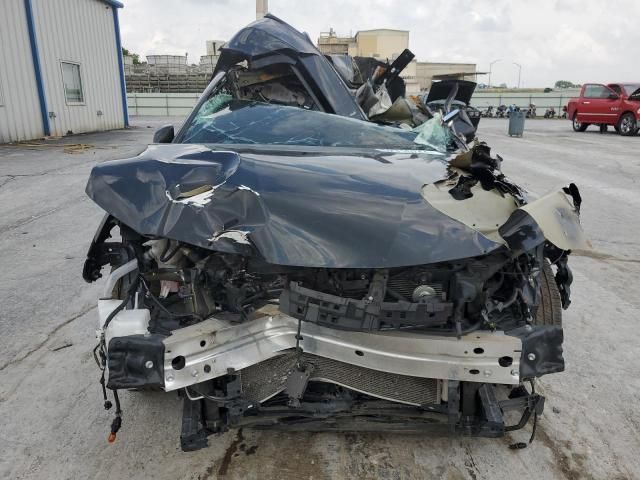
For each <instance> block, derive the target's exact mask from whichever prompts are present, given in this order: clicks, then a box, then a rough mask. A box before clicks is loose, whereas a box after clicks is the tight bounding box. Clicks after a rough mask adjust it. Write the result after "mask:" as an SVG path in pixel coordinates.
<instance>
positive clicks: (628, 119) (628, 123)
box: [616, 112, 638, 137]
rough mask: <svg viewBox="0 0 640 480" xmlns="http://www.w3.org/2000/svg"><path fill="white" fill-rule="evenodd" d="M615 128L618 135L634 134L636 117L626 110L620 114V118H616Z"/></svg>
mask: <svg viewBox="0 0 640 480" xmlns="http://www.w3.org/2000/svg"><path fill="white" fill-rule="evenodd" d="M616 130H618V132H619V133H620V135H624V136H625V137H628V136H630V135H635V134H636V132H637V131H638V125H637V123H636V117H635V116H634V115H633V113H629V112H627V113H625V114H624V115H622V116H621V117H620V120H618V125H617V129H616Z"/></svg>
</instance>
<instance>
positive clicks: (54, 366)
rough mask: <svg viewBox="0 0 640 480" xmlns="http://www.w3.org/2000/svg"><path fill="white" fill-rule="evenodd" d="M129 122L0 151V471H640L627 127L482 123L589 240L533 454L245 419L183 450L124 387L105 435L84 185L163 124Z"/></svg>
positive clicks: (639, 141) (554, 474) (488, 444)
mask: <svg viewBox="0 0 640 480" xmlns="http://www.w3.org/2000/svg"><path fill="white" fill-rule="evenodd" d="M172 120H173V121H174V122H175V121H176V119H172ZM133 123H134V128H131V129H129V130H122V131H114V132H106V133H100V134H89V135H77V136H73V137H67V138H64V139H62V140H59V141H49V142H46V145H45V146H37V147H33V146H29V145H17V146H16V145H14V146H0V252H2V254H1V255H0V272H2V273H1V274H0V299H1V301H2V308H1V309H0V478H10V479H27V478H28V479H36V478H38V479H76V478H78V479H85V478H95V479H102V478H104V479H107V478H108V479H111V480H113V479H120V478H135V479H138V478H155V479H158V480H162V479H205V478H220V477H225V478H237V479H325V478H340V479H342V478H371V479H374V478H375V479H377V478H381V479H425V478H438V479H440V478H445V479H470V480H478V479H485V478H486V479H512V478H536V479H547V478H551V479H582V478H596V479H633V478H640V456H639V455H638V452H640V418H639V416H638V410H639V407H640V375H638V371H639V370H640V368H639V367H640V360H639V357H640V347H639V346H638V344H639V340H640V336H639V334H638V325H639V324H638V317H639V316H640V315H639V314H640V296H638V289H639V287H640V254H639V253H638V238H639V237H640V222H638V218H639V213H638V212H639V211H640V192H639V189H638V180H640V155H639V150H640V137H634V138H623V137H620V136H618V135H615V134H613V133H609V134H605V135H601V134H599V133H598V132H597V131H596V130H595V129H593V131H591V130H592V129H590V130H589V131H587V132H586V133H574V132H572V131H571V128H570V124H569V122H567V121H559V120H536V121H527V124H526V130H525V134H524V136H523V137H522V138H510V137H508V136H507V135H506V131H507V123H506V121H505V120H497V119H483V120H482V122H481V125H480V131H479V136H480V138H481V139H483V140H486V141H487V142H488V143H489V144H490V145H491V146H492V147H493V151H494V152H495V153H498V154H500V155H501V156H502V157H503V158H504V164H503V170H504V172H505V173H506V174H507V175H508V176H510V177H511V178H512V179H514V180H515V181H516V182H518V183H520V184H521V185H523V186H525V187H526V188H528V189H529V190H530V191H531V192H533V193H535V194H543V193H545V192H546V191H548V190H551V189H552V188H553V187H555V186H561V185H563V184H566V183H568V182H569V181H573V182H575V183H576V184H578V186H579V187H580V189H581V193H582V196H583V199H584V201H583V207H582V211H583V216H582V218H583V224H584V227H585V230H586V232H587V233H588V235H589V236H590V238H591V240H592V242H593V244H594V250H593V252H590V253H588V254H582V255H580V256H573V257H572V258H571V262H570V264H571V266H572V268H573V272H574V277H575V281H574V286H573V287H572V300H573V304H572V305H571V308H570V309H569V310H568V311H566V312H565V316H564V324H565V354H566V355H565V358H566V363H567V370H566V372H564V373H562V374H556V375H552V376H549V377H544V378H543V379H542V380H541V381H540V382H539V384H540V385H539V389H540V390H541V391H542V392H543V394H544V395H546V396H547V405H546V410H545V413H544V415H543V416H542V418H541V420H540V422H539V428H538V434H537V440H536V441H535V442H534V443H533V444H532V445H531V446H529V447H528V448H526V449H524V450H519V451H514V450H510V449H509V448H508V445H509V444H511V443H513V442H515V441H526V440H527V439H528V436H529V429H528V428H527V429H526V430H522V431H520V432H515V433H513V434H511V435H508V436H507V437H505V438H504V439H466V438H433V437H430V436H416V435H412V436H402V435H387V434H348V435H347V434H344V435H341V434H328V433H327V434H325V433H323V434H304V433H300V434H283V433H277V432H255V431H251V430H247V429H245V430H244V431H242V432H235V431H234V432H230V433H227V434H225V435H222V436H220V437H216V438H212V439H211V441H210V444H211V446H210V447H209V448H207V449H205V450H201V451H198V452H193V453H182V452H181V451H180V448H179V438H178V436H179V430H180V418H181V402H180V401H179V400H178V399H177V398H176V395H175V394H165V393H153V394H149V393H126V392H125V393H122V404H123V410H124V412H125V413H124V426H123V428H122V430H121V432H120V434H119V435H118V440H117V442H116V443H115V444H113V445H110V444H108V443H107V442H106V439H107V434H108V430H109V425H110V422H111V414H110V413H107V412H105V411H104V410H103V408H102V399H101V393H100V387H99V385H98V370H97V368H96V366H95V364H94V361H93V358H92V354H91V350H92V348H93V346H94V344H95V340H94V334H95V329H96V323H97V321H96V316H97V315H96V310H95V304H96V299H97V297H98V293H99V289H100V284H99V283H98V284H93V285H87V284H85V283H84V282H83V280H82V278H81V269H82V264H83V261H84V256H85V253H86V249H87V246H88V244H89V242H90V240H91V238H92V236H93V234H94V232H95V229H96V226H97V224H98V222H99V220H100V218H101V216H102V213H101V211H100V209H99V208H98V207H97V206H96V205H94V204H93V203H92V202H91V201H90V200H89V199H88V198H87V197H86V195H85V194H84V187H85V184H86V180H87V177H88V174H89V171H90V169H91V167H92V166H93V165H95V164H96V163H98V162H101V161H104V160H108V159H115V158H124V157H127V156H131V155H134V154H136V153H138V152H139V151H141V150H142V149H143V148H144V146H145V144H146V143H148V142H150V141H151V137H152V132H153V128H155V127H157V126H158V125H160V124H163V123H166V119H161V118H157V117H155V118H141V117H138V118H134V119H133ZM38 143H42V142H38ZM70 145H75V146H71V147H70ZM78 145H86V146H85V147H82V146H78ZM65 146H66V147H65Z"/></svg>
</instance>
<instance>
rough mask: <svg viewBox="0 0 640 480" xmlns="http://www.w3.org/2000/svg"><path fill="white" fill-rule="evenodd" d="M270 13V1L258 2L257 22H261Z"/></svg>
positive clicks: (259, 0) (257, 0)
mask: <svg viewBox="0 0 640 480" xmlns="http://www.w3.org/2000/svg"><path fill="white" fill-rule="evenodd" d="M268 11H269V0H256V20H260V19H261V18H262V17H264V16H265V15H266V14H267V12H268Z"/></svg>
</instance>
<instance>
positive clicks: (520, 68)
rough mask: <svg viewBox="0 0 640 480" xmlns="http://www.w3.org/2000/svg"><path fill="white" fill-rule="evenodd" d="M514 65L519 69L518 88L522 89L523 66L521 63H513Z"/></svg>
mask: <svg viewBox="0 0 640 480" xmlns="http://www.w3.org/2000/svg"><path fill="white" fill-rule="evenodd" d="M513 64H514V65H515V66H516V67H518V88H520V75H521V74H522V65H520V64H519V63H516V62H513Z"/></svg>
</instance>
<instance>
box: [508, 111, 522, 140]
mask: <svg viewBox="0 0 640 480" xmlns="http://www.w3.org/2000/svg"><path fill="white" fill-rule="evenodd" d="M524 117H525V115H524V112H511V115H509V136H510V137H513V136H516V137H521V136H522V134H523V133H524Z"/></svg>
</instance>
